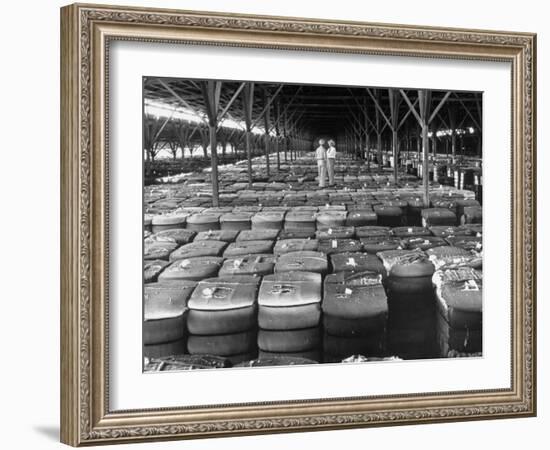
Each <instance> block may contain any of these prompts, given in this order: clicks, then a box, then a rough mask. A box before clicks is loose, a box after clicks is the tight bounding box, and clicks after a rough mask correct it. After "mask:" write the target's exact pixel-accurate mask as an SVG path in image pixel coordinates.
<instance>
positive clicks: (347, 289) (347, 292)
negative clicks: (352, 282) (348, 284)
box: [344, 288, 353, 295]
mask: <svg viewBox="0 0 550 450" xmlns="http://www.w3.org/2000/svg"><path fill="white" fill-rule="evenodd" d="M344 293H345V294H346V295H351V294H353V291H352V290H351V289H350V288H346V290H345V291H344Z"/></svg>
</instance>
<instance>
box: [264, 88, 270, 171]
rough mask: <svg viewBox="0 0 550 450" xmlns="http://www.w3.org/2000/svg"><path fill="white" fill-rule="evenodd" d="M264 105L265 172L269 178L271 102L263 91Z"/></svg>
mask: <svg viewBox="0 0 550 450" xmlns="http://www.w3.org/2000/svg"><path fill="white" fill-rule="evenodd" d="M264 104H265V105H266V106H265V113H264V128H265V136H264V145H265V168H266V171H267V176H268V177H269V113H270V108H271V102H270V100H269V96H268V94H267V92H266V91H265V90H264Z"/></svg>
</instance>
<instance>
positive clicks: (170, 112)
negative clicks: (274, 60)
mask: <svg viewBox="0 0 550 450" xmlns="http://www.w3.org/2000/svg"><path fill="white" fill-rule="evenodd" d="M145 115H146V116H151V117H155V118H157V119H160V118H169V117H171V118H173V119H176V120H184V121H186V122H190V123H195V124H197V125H198V124H201V123H204V122H205V121H206V117H204V118H201V117H199V116H197V114H195V113H194V112H193V111H191V110H189V109H186V108H181V107H179V108H171V107H170V106H168V105H166V104H164V103H160V102H155V101H152V100H145ZM221 126H222V127H223V128H232V129H237V130H241V131H244V130H245V129H246V124H245V122H244V121H242V120H233V119H231V118H229V117H227V116H226V117H224V119H223V120H222V122H221ZM252 133H254V134H265V129H264V128H263V127H258V126H256V127H254V128H253V129H252ZM269 134H270V135H271V136H276V133H275V131H274V130H273V131H271V132H270V133H269Z"/></svg>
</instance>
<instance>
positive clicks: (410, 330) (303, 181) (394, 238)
mask: <svg viewBox="0 0 550 450" xmlns="http://www.w3.org/2000/svg"><path fill="white" fill-rule="evenodd" d="M285 156H286V155H283V154H280V155H275V154H272V155H270V161H269V162H270V164H269V166H270V173H269V174H268V172H267V165H266V160H265V157H257V158H254V160H253V161H252V162H253V165H252V169H253V182H252V183H251V184H249V180H248V172H247V164H246V161H240V162H238V163H236V164H228V165H220V166H219V205H218V206H217V207H213V206H212V185H211V183H210V171H209V169H204V170H200V171H195V172H191V173H185V174H181V175H176V176H173V177H167V178H165V179H163V181H162V182H160V183H157V184H153V185H149V186H145V188H144V213H145V218H144V229H145V232H144V234H145V244H144V280H145V301H144V319H145V320H144V357H145V366H144V367H145V370H146V371H159V370H184V369H190V368H193V369H194V368H212V367H234V366H254V365H281V364H283V365H287V364H310V363H327V362H328V363H338V362H342V361H345V362H356V361H367V360H371V359H374V360H378V359H380V358H400V359H421V358H440V357H458V356H479V355H481V351H482V349H481V341H482V339H481V323H482V322H481V317H482V311H481V292H482V289H481V286H482V272H481V270H482V263H481V260H482V227H481V221H482V218H481V207H480V202H479V201H478V200H480V198H479V195H478V196H477V198H478V200H476V193H475V192H474V190H473V187H472V190H470V189H457V188H455V187H454V186H452V185H443V184H439V183H436V182H432V183H431V185H430V207H429V208H425V207H424V203H423V191H422V181H421V180H420V179H419V178H418V177H417V176H416V175H413V174H405V173H404V172H405V168H401V169H400V170H401V172H400V176H399V181H398V183H394V182H393V172H392V169H391V168H389V167H387V168H383V169H379V168H378V167H377V166H376V164H370V172H368V171H367V167H366V164H365V163H364V162H362V161H361V162H360V161H357V160H354V159H351V158H347V157H344V156H342V157H339V159H338V163H337V166H336V177H335V185H334V186H330V187H325V188H319V187H318V183H317V180H316V175H317V167H316V165H315V160H314V158H313V153H307V152H303V153H302V154H300V155H299V156H298V157H297V158H296V159H294V160H293V161H290V160H289V159H288V158H285ZM285 159H286V161H285ZM409 169H410V168H409ZM436 170H437V169H436ZM409 172H411V171H410V170H409ZM447 173H449V174H452V173H453V171H450V170H449V171H447ZM439 180H441V177H439ZM449 181H451V182H452V180H449V179H445V180H443V182H449ZM205 280H208V281H205Z"/></svg>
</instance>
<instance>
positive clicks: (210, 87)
mask: <svg viewBox="0 0 550 450" xmlns="http://www.w3.org/2000/svg"><path fill="white" fill-rule="evenodd" d="M221 88H222V82H220V81H202V82H201V89H202V92H203V96H204V100H205V104H206V111H207V115H208V128H209V134H210V158H211V167H212V174H211V175H212V206H214V207H217V206H219V203H220V199H219V188H218V144H217V141H216V130H217V128H218V108H219V105H220V94H221Z"/></svg>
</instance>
